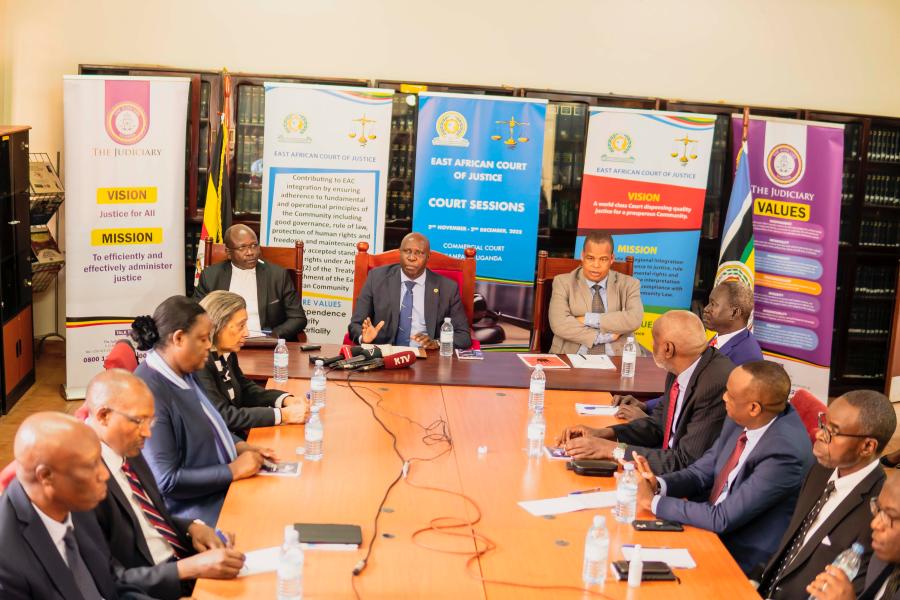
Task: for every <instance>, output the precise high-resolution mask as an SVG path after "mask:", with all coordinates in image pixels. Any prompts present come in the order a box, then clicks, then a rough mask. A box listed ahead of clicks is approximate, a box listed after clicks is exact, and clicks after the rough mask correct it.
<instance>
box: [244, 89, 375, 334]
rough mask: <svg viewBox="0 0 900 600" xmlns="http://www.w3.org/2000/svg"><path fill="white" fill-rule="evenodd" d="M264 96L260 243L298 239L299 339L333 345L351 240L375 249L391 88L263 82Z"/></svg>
mask: <svg viewBox="0 0 900 600" xmlns="http://www.w3.org/2000/svg"><path fill="white" fill-rule="evenodd" d="M265 93H266V121H265V123H266V125H265V134H264V135H265V148H264V152H263V164H264V165H265V168H264V170H263V182H262V188H263V202H262V215H261V222H260V237H261V238H262V239H261V240H260V243H262V244H264V245H266V246H293V245H294V242H295V240H303V242H304V244H305V252H304V265H303V309H304V310H305V311H306V316H307V319H308V324H307V326H306V334H307V337H308V339H309V340H310V341H311V342H320V343H321V342H325V343H340V342H341V341H343V339H344V334H345V333H346V331H347V324H348V323H349V322H350V316H351V312H352V301H353V264H354V257H355V256H356V243H357V242H359V241H367V242H369V247H370V252H381V249H382V246H383V244H384V214H385V198H386V196H387V183H388V182H387V167H388V152H389V148H390V134H391V108H392V99H393V91H392V90H380V89H372V88H352V87H335V86H323V85H304V84H291V83H266V84H265Z"/></svg>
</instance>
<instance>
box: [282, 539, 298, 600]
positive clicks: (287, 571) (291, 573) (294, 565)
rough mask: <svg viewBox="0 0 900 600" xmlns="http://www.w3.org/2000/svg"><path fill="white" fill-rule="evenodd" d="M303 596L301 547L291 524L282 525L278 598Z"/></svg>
mask: <svg viewBox="0 0 900 600" xmlns="http://www.w3.org/2000/svg"><path fill="white" fill-rule="evenodd" d="M302 598H303V548H302V547H301V546H300V537H299V533H298V532H297V530H296V529H294V526H293V525H285V526H284V545H282V546H281V552H280V553H279V555H278V600H301V599H302Z"/></svg>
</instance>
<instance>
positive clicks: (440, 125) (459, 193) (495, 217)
mask: <svg viewBox="0 0 900 600" xmlns="http://www.w3.org/2000/svg"><path fill="white" fill-rule="evenodd" d="M546 113H547V101H546V100H530V99H524V98H502V97H492V96H471V95H463V94H439V93H430V92H423V93H420V94H419V124H418V130H417V131H418V142H417V146H416V179H415V196H414V198H415V204H414V206H413V229H414V230H415V231H418V232H421V233H423V234H425V235H426V236H428V239H429V240H430V241H431V248H432V250H436V251H438V252H442V253H444V254H449V255H451V256H456V257H459V258H462V255H463V249H464V248H466V247H467V246H468V247H474V248H475V249H476V250H477V254H476V258H477V263H478V279H479V280H481V281H496V282H504V283H513V284H528V285H530V284H532V283H533V282H534V264H535V257H536V253H537V223H538V210H539V197H540V196H539V194H540V185H541V158H542V154H543V148H544V119H545V118H546Z"/></svg>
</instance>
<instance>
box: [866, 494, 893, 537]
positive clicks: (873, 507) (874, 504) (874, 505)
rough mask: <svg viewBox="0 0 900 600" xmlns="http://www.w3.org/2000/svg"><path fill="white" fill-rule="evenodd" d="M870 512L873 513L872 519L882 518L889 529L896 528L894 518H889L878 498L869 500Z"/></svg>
mask: <svg viewBox="0 0 900 600" xmlns="http://www.w3.org/2000/svg"><path fill="white" fill-rule="evenodd" d="M869 510H870V511H872V517H879V516H880V517H881V522H882V523H884V524H885V525H887V526H888V527H889V528H891V529H893V528H894V519H893V517H890V516H888V514H887V513H886V512H884V509H882V508H881V505H880V504H878V498H876V497H874V496H873V497H871V498H869Z"/></svg>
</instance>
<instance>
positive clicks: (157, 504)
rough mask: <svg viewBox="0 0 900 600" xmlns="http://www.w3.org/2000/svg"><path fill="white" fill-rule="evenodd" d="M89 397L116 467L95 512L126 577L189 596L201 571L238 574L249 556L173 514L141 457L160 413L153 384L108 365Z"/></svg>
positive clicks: (159, 593) (155, 592)
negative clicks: (151, 385) (155, 407)
mask: <svg viewBox="0 0 900 600" xmlns="http://www.w3.org/2000/svg"><path fill="white" fill-rule="evenodd" d="M85 402H86V403H87V406H88V410H89V411H90V412H89V414H90V417H89V418H88V420H87V424H88V425H89V426H90V427H91V428H92V429H93V430H94V432H95V433H96V434H97V436H98V437H99V438H100V454H101V457H102V458H103V463H104V465H105V468H106V469H107V470H108V471H109V473H110V477H109V479H108V480H107V482H106V486H107V488H108V493H107V494H106V498H105V499H104V500H102V501H101V502H100V503H99V504H98V505H97V507H96V508H95V509H94V513H95V514H96V516H97V521H98V522H99V523H100V528H101V529H102V530H103V533H104V536H105V537H106V541H107V543H108V544H109V548H110V553H111V554H112V556H113V558H115V559H116V561H117V562H118V563H119V564H121V565H122V566H123V567H124V568H125V571H124V573H123V574H121V575H120V578H121V579H122V581H124V582H127V583H131V584H134V585H138V586H140V587H141V588H143V589H146V590H147V591H148V593H150V594H151V595H152V596H153V597H154V598H162V599H164V600H165V599H168V598H172V599H177V598H181V597H182V596H185V595H190V593H191V590H192V589H193V587H194V580H195V579H197V578H198V577H208V578H213V579H231V578H234V577H236V576H237V574H238V572H239V571H240V570H241V568H242V567H243V566H244V555H243V554H241V553H240V552H238V551H237V550H235V549H234V548H233V547H232V546H233V542H234V538H233V536H231V535H229V534H222V535H223V538H224V539H223V538H220V537H219V536H218V535H217V534H216V531H215V530H214V529H212V528H211V527H208V526H207V525H205V524H204V523H203V522H202V521H199V520H197V521H193V522H192V521H191V520H190V519H181V518H175V517H173V516H172V515H171V514H169V511H168V510H167V509H166V504H165V502H163V499H162V495H161V494H160V492H159V487H158V486H157V484H156V480H155V479H154V478H153V473H152V472H151V471H150V467H149V466H147V463H146V461H145V460H144V458H143V456H141V449H142V448H143V446H144V442H145V441H146V440H147V438H149V437H150V429H151V427H152V426H153V422H154V421H155V420H156V418H155V417H154V407H153V395H152V394H151V393H150V390H149V388H147V385H146V384H145V383H144V382H143V381H142V380H141V379H139V378H138V377H135V376H134V375H132V374H131V373H128V372H127V371H124V370H120V369H113V370H110V371H103V372H102V373H100V374H99V375H97V376H96V377H94V378H93V379H92V380H91V382H90V383H89V384H88V388H87V393H86V398H85Z"/></svg>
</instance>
